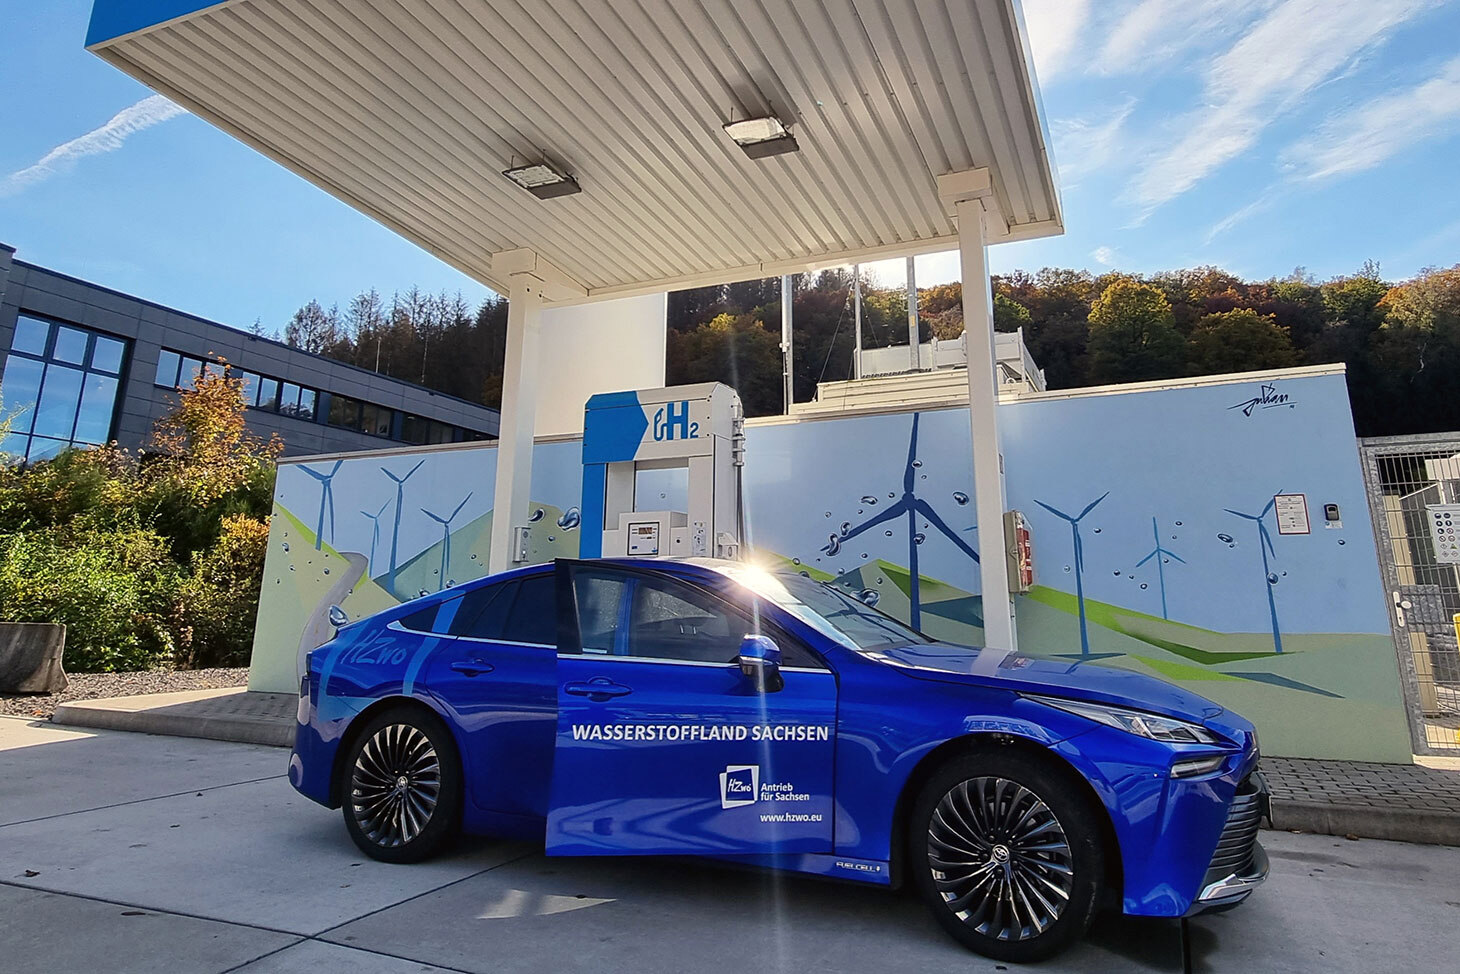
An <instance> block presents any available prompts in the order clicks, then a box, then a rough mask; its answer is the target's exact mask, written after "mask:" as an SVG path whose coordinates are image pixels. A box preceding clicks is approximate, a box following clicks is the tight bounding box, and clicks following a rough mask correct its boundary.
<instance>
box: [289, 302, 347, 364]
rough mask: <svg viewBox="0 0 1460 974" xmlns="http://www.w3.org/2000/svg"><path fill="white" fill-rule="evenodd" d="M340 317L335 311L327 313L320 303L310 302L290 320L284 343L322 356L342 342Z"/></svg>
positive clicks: (331, 310)
mask: <svg viewBox="0 0 1460 974" xmlns="http://www.w3.org/2000/svg"><path fill="white" fill-rule="evenodd" d="M339 317H340V316H339V313H338V312H337V311H336V310H335V309H333V308H331V309H330V310H329V311H325V310H324V308H322V307H321V306H320V303H319V302H318V301H310V302H309V303H308V304H306V305H305V306H304V307H302V308H300V309H299V310H298V311H296V312H294V317H293V318H290V319H289V324H288V325H286V326H285V327H284V341H285V342H286V343H287V344H289V345H292V346H293V347H295V348H297V349H300V350H302V351H305V352H310V353H313V354H315V355H319V354H322V353H323V352H325V351H326V350H328V349H332V348H333V346H335V345H337V344H338V343H339V341H340V337H341V336H340V329H339Z"/></svg>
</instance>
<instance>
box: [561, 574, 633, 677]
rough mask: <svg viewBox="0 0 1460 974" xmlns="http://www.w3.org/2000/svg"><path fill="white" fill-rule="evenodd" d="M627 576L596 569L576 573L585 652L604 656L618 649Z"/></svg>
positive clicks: (575, 578) (580, 635)
mask: <svg viewBox="0 0 1460 974" xmlns="http://www.w3.org/2000/svg"><path fill="white" fill-rule="evenodd" d="M623 594H624V577H623V576H622V575H619V574H611V573H605V572H595V571H575V572H574V573H573V598H574V601H575V602H576V603H577V605H578V638H579V643H580V645H581V646H582V651H583V653H585V654H587V655H590V656H603V655H607V654H610V653H613V652H614V651H615V650H616V649H617V642H618V634H619V619H620V618H621V614H622V607H623Z"/></svg>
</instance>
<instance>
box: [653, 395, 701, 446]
mask: <svg viewBox="0 0 1460 974" xmlns="http://www.w3.org/2000/svg"><path fill="white" fill-rule="evenodd" d="M676 431H678V434H679V435H678V436H676V435H675V432H676ZM699 438H700V424H699V423H691V422H690V421H689V400H688V399H684V400H681V401H680V402H668V403H665V404H664V405H662V406H660V407H659V409H658V411H657V412H655V413H654V439H655V441H656V442H663V441H664V440H674V439H680V440H697V439H699Z"/></svg>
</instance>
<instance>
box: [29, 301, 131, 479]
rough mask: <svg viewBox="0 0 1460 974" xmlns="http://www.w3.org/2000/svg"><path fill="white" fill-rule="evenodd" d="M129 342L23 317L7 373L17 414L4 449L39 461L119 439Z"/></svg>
mask: <svg viewBox="0 0 1460 974" xmlns="http://www.w3.org/2000/svg"><path fill="white" fill-rule="evenodd" d="M126 353H127V343H126V342H125V341H122V340H120V339H117V338H112V337H111V336H109V335H103V334H101V333H99V332H95V331H92V330H90V329H89V328H79V327H77V326H75V325H62V324H58V323H56V322H50V321H45V320H42V319H40V318H33V317H29V316H26V315H22V316H21V317H20V318H19V320H18V321H17V322H16V329H15V339H14V341H13V342H12V343H11V347H10V355H9V357H8V358H7V359H6V362H5V374H4V376H3V377H0V396H3V400H0V414H4V415H7V416H9V415H13V417H14V418H13V420H12V422H11V427H10V435H9V436H7V437H6V438H5V440H4V442H0V454H4V455H5V456H6V457H7V458H8V459H11V460H17V459H18V460H23V461H28V462H33V461H36V460H43V459H46V458H48V457H53V456H55V455H56V454H57V453H60V452H61V451H62V450H64V449H66V448H67V447H69V446H94V445H96V444H99V443H105V442H106V441H107V440H109V439H110V438H111V434H112V425H113V424H114V423H115V422H116V412H117V393H118V391H119V390H120V388H121V373H122V363H123V362H124V360H125V359H126Z"/></svg>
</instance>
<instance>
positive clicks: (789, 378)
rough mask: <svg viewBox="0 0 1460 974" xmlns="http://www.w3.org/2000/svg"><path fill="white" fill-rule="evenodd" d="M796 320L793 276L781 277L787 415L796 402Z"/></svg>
mask: <svg viewBox="0 0 1460 974" xmlns="http://www.w3.org/2000/svg"><path fill="white" fill-rule="evenodd" d="M794 318H795V295H794V294H793V293H792V291H791V275H790V274H782V275H781V384H782V385H783V386H784V387H785V388H784V390H783V393H784V396H785V400H786V415H787V416H789V415H791V406H792V404H793V403H795V401H796V363H795V350H794V349H793V348H792V347H791V329H792V322H793V320H794Z"/></svg>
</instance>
